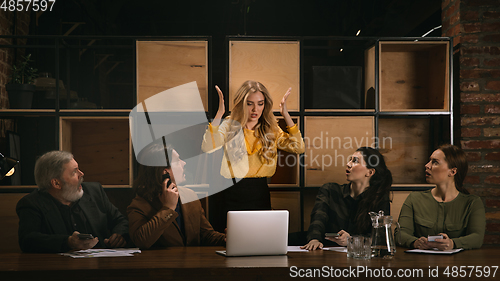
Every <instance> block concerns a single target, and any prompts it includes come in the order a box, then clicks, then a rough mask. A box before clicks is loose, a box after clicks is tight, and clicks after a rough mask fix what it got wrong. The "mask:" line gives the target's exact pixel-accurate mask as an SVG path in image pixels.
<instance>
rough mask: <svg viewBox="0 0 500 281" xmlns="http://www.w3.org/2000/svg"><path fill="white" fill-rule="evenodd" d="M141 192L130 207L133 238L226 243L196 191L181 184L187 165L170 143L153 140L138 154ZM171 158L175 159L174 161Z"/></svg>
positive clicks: (145, 244) (144, 245) (152, 242)
mask: <svg viewBox="0 0 500 281" xmlns="http://www.w3.org/2000/svg"><path fill="white" fill-rule="evenodd" d="M137 159H138V162H139V163H146V164H148V165H142V164H138V165H139V173H138V176H137V178H136V180H135V181H134V184H133V187H134V189H135V190H136V193H137V196H136V197H135V198H134V199H133V200H132V203H131V204H130V205H129V206H128V207H127V214H128V219H129V232H130V237H131V239H132V241H133V242H134V243H135V245H136V246H138V247H140V248H141V249H148V248H150V247H152V246H199V245H220V246H223V245H225V237H226V236H225V235H224V234H222V233H219V232H217V231H215V230H213V228H212V226H211V225H210V223H209V222H208V220H207V219H206V218H205V212H204V210H203V208H202V206H201V203H200V201H199V200H198V197H197V195H196V194H195V193H194V191H192V190H190V189H188V188H184V187H182V186H177V184H181V183H182V182H184V181H185V175H184V165H185V164H186V162H184V161H182V160H181V159H180V158H179V154H178V153H177V151H175V150H174V149H172V148H171V147H170V146H167V145H164V144H159V143H153V144H152V145H150V146H148V147H146V148H145V149H143V150H142V151H141V153H140V154H139V156H138V157H137ZM170 159H172V160H171V161H170Z"/></svg>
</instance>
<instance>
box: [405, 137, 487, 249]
mask: <svg viewBox="0 0 500 281" xmlns="http://www.w3.org/2000/svg"><path fill="white" fill-rule="evenodd" d="M467 169H468V164H467V157H466V155H465V153H464V152H463V150H461V149H460V148H458V147H456V146H454V145H443V146H441V147H439V148H438V149H437V150H435V151H434V152H433V153H432V155H431V157H430V160H429V162H428V163H427V164H426V165H425V178H426V180H427V182H428V183H431V184H435V185H436V187H435V188H433V189H431V190H427V191H424V192H413V193H411V194H410V195H409V196H408V198H406V201H405V203H404V204H403V207H401V213H400V214H399V224H400V225H401V231H400V232H398V231H397V229H396V233H395V238H396V242H397V243H398V244H399V245H401V246H405V247H408V248H417V249H432V248H437V249H439V250H451V249H454V248H464V249H472V248H479V247H481V245H482V244H483V238H484V230H485V225H486V217H485V213H484V206H483V202H482V201H481V198H479V197H478V196H475V195H471V194H469V192H468V191H467V190H466V189H465V188H464V187H463V181H464V178H465V176H466V174H467ZM435 235H443V239H439V238H438V239H436V240H435V241H434V242H431V241H428V240H427V237H428V236H435Z"/></svg>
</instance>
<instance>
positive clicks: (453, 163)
mask: <svg viewBox="0 0 500 281" xmlns="http://www.w3.org/2000/svg"><path fill="white" fill-rule="evenodd" d="M438 149H439V150H441V151H442V152H443V153H444V160H445V161H446V163H448V168H450V169H451V168H456V169H457V173H456V174H455V187H456V188H457V190H458V191H460V192H462V193H465V194H469V191H468V190H467V189H465V187H464V179H465V176H467V171H468V170H469V163H468V162H467V155H466V154H465V152H464V151H463V150H462V149H461V148H460V147H458V146H455V145H451V144H443V145H441V146H440V147H439V148H438Z"/></svg>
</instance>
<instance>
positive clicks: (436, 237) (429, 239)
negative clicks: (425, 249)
mask: <svg viewBox="0 0 500 281" xmlns="http://www.w3.org/2000/svg"><path fill="white" fill-rule="evenodd" d="M436 239H443V235H436V236H430V235H429V236H427V241H429V242H435V241H436Z"/></svg>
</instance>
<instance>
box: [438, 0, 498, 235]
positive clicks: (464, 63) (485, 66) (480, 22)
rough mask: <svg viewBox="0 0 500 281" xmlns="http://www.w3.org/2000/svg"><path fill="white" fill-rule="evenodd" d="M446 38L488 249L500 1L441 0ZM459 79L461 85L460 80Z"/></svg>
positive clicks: (493, 213)
mask: <svg viewBox="0 0 500 281" xmlns="http://www.w3.org/2000/svg"><path fill="white" fill-rule="evenodd" d="M442 8H443V10H442V20H443V36H450V37H453V41H454V45H455V53H454V56H455V62H458V64H459V65H458V66H455V77H454V79H455V82H456V83H455V84H456V85H458V88H459V89H457V88H455V93H454V97H455V98H457V99H459V101H460V106H459V108H457V109H456V110H458V111H459V113H460V126H461V130H460V139H459V140H457V142H456V143H457V144H460V145H461V146H462V148H463V149H464V150H465V151H466V152H467V155H468V160H469V174H468V176H467V178H466V180H465V184H466V187H467V189H468V190H469V191H470V192H471V193H473V194H477V195H479V196H481V197H482V198H483V203H484V205H485V207H486V220H487V226H486V236H485V244H496V245H499V244H500V0H443V1H442ZM457 80H458V81H457Z"/></svg>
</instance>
